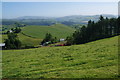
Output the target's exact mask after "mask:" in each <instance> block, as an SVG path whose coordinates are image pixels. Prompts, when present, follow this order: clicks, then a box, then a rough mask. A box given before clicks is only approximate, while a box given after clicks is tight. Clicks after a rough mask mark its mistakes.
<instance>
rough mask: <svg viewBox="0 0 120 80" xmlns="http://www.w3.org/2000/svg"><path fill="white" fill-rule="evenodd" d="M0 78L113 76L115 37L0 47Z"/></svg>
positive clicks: (114, 67)
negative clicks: (67, 43)
mask: <svg viewBox="0 0 120 80" xmlns="http://www.w3.org/2000/svg"><path fill="white" fill-rule="evenodd" d="M2 56H3V65H2V67H3V73H2V74H3V78H117V77H118V36H116V37H112V38H107V39H102V40H98V41H94V42H90V43H86V44H82V45H73V46H64V47H43V48H34V49H24V50H3V55H2Z"/></svg>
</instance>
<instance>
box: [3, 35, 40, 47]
mask: <svg viewBox="0 0 120 80" xmlns="http://www.w3.org/2000/svg"><path fill="white" fill-rule="evenodd" d="M18 38H19V40H20V41H21V43H22V47H24V46H26V45H27V46H39V44H40V42H41V41H42V39H38V38H32V37H28V36H25V35H23V34H22V33H19V34H18ZM5 39H7V35H2V42H4V40H5Z"/></svg>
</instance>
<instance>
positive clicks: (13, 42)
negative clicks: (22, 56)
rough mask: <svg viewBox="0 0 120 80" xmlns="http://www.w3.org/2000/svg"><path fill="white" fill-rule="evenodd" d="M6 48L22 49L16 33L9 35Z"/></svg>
mask: <svg viewBox="0 0 120 80" xmlns="http://www.w3.org/2000/svg"><path fill="white" fill-rule="evenodd" d="M4 43H5V48H6V49H20V48H21V42H20V40H19V39H18V38H17V34H15V33H8V39H6V40H5V42H4Z"/></svg>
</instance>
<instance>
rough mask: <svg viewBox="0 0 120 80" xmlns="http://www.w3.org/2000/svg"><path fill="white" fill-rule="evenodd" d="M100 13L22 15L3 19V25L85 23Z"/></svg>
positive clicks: (106, 15)
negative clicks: (54, 15)
mask: <svg viewBox="0 0 120 80" xmlns="http://www.w3.org/2000/svg"><path fill="white" fill-rule="evenodd" d="M99 16H100V15H92V16H91V15H72V16H64V17H42V16H23V17H18V18H15V19H3V21H2V23H3V25H9V24H13V23H14V22H16V21H17V22H20V23H23V24H28V25H52V24H55V23H61V24H65V25H73V24H87V22H88V20H94V21H97V20H98V19H99ZM103 16H104V17H108V18H113V17H117V16H115V15H108V14H103Z"/></svg>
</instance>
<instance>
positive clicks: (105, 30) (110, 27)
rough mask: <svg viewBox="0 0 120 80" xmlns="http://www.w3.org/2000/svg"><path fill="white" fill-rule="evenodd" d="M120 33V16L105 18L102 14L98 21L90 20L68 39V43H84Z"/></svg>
mask: <svg viewBox="0 0 120 80" xmlns="http://www.w3.org/2000/svg"><path fill="white" fill-rule="evenodd" d="M119 34H120V17H118V18H117V19H116V18H110V19H108V18H107V17H106V18H104V17H103V16H102V15H101V16H100V19H99V21H98V22H96V23H95V22H94V21H91V20H89V21H88V25H87V26H83V27H82V28H80V29H78V30H77V31H75V32H74V33H73V35H72V36H71V37H69V38H68V39H67V44H83V43H87V42H90V41H95V40H98V39H103V38H107V37H111V36H116V35H119Z"/></svg>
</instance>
